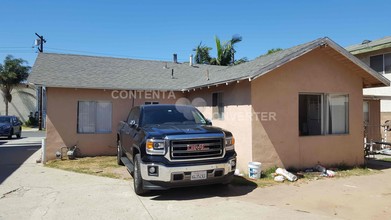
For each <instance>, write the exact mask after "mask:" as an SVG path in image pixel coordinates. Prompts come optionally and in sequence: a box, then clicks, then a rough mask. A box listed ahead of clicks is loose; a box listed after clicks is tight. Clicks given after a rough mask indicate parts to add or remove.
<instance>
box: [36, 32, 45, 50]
mask: <svg viewBox="0 0 391 220" xmlns="http://www.w3.org/2000/svg"><path fill="white" fill-rule="evenodd" d="M35 35H37V37H38V39H36V40H35V46H38V51H39V52H41V53H42V52H43V43H46V40H45V38H43V36H42V35H39V34H37V33H35Z"/></svg>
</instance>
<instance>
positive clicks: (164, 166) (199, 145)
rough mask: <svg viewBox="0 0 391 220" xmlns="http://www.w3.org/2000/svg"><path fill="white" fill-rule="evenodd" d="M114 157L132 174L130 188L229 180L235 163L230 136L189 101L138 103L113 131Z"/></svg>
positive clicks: (154, 187) (168, 186) (233, 141)
mask: <svg viewBox="0 0 391 220" xmlns="http://www.w3.org/2000/svg"><path fill="white" fill-rule="evenodd" d="M117 143H118V144H117V145H118V155H117V162H118V164H120V165H126V167H127V169H128V171H129V172H130V173H131V174H132V176H133V182H134V191H135V192H136V194H138V195H141V194H143V193H145V192H146V191H148V190H160V189H168V188H173V187H183V186H196V185H205V184H216V183H222V184H229V183H230V181H231V180H232V178H233V175H234V171H235V168H236V152H235V149H234V144H235V139H234V137H233V136H232V134H231V132H229V131H225V130H223V129H220V128H218V127H213V126H212V124H211V122H210V121H208V120H207V119H205V117H204V116H203V115H202V114H201V112H199V111H198V110H197V109H196V108H195V107H193V106H184V105H142V106H137V107H134V108H132V109H131V111H130V113H129V116H128V118H127V120H126V121H121V122H120V124H119V126H118V133H117Z"/></svg>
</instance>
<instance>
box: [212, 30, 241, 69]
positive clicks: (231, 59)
mask: <svg viewBox="0 0 391 220" xmlns="http://www.w3.org/2000/svg"><path fill="white" fill-rule="evenodd" d="M215 41H216V49H217V57H216V65H220V66H228V65H231V64H234V63H235V53H236V50H235V48H234V45H235V44H236V43H239V42H240V41H242V37H241V36H239V35H234V36H232V38H231V40H229V41H227V42H224V43H223V44H222V43H221V41H220V39H219V38H218V37H217V36H215Z"/></svg>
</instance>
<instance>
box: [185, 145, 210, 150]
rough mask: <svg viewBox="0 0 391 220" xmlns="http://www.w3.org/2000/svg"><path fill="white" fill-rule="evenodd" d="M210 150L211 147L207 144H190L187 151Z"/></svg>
mask: <svg viewBox="0 0 391 220" xmlns="http://www.w3.org/2000/svg"><path fill="white" fill-rule="evenodd" d="M202 150H209V147H207V146H205V144H188V145H187V151H202Z"/></svg>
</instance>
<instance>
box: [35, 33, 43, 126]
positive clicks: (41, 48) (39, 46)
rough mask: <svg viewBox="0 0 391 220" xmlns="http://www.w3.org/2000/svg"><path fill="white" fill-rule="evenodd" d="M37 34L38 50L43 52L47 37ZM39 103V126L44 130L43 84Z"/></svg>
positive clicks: (40, 88) (40, 89)
mask: <svg viewBox="0 0 391 220" xmlns="http://www.w3.org/2000/svg"><path fill="white" fill-rule="evenodd" d="M35 35H37V37H38V39H37V40H36V44H35V46H38V51H39V52H40V53H43V43H46V40H45V38H43V36H42V35H39V34H37V33H35ZM38 93H39V94H38V103H39V106H38V115H39V116H38V128H39V130H40V131H41V130H42V105H43V102H42V101H43V86H42V85H41V86H40V87H39V92H38Z"/></svg>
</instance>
